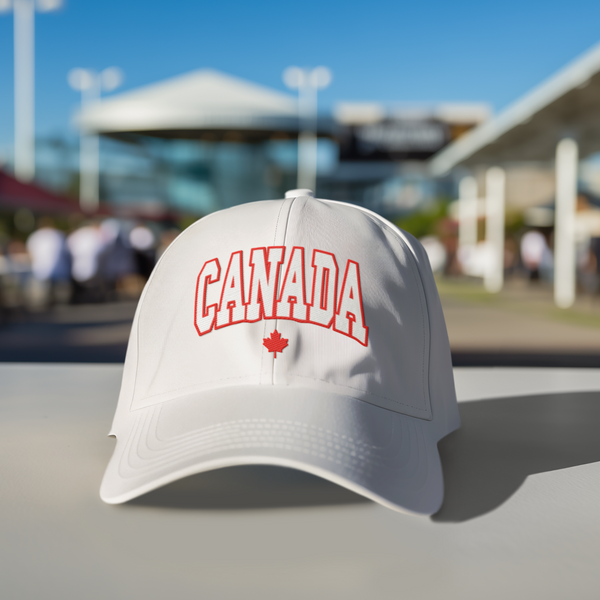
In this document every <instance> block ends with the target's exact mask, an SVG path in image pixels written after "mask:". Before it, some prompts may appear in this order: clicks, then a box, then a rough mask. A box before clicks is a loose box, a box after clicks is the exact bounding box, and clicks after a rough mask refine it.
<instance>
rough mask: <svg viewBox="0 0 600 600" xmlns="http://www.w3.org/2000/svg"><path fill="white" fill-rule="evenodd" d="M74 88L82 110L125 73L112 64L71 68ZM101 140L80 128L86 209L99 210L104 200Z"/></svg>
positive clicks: (81, 201)
mask: <svg viewBox="0 0 600 600" xmlns="http://www.w3.org/2000/svg"><path fill="white" fill-rule="evenodd" d="M67 79H68V82H69V85H70V86H71V88H73V89H74V90H77V91H78V92H81V110H82V112H83V111H85V109H86V108H87V107H88V106H90V105H91V104H93V103H94V102H99V101H100V96H101V93H102V92H103V91H105V92H109V91H111V90H114V89H116V88H118V87H119V86H120V85H121V83H122V81H123V73H122V71H121V70H120V69H118V68H117V67H109V68H108V69H104V70H103V71H101V72H100V73H96V72H95V71H92V70H91V69H71V71H69V75H68V78H67ZM99 184H100V140H99V138H98V136H97V135H95V134H92V133H89V132H86V131H85V130H84V129H83V128H82V127H81V126H80V128H79V205H80V206H81V210H83V211H84V212H95V211H96V210H98V204H99V202H100V186H99Z"/></svg>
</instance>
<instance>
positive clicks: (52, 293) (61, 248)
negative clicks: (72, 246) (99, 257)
mask: <svg viewBox="0 0 600 600" xmlns="http://www.w3.org/2000/svg"><path fill="white" fill-rule="evenodd" d="M39 224H40V226H39V228H38V229H37V230H36V231H34V232H33V233H32V234H31V235H30V236H29V238H28V239H27V252H28V253H29V256H30V259H31V271H32V274H33V282H32V283H33V284H34V286H33V288H32V294H33V296H35V303H36V304H39V305H42V306H45V305H47V304H48V303H50V302H52V301H54V300H56V299H57V296H58V297H62V296H65V294H66V295H68V288H69V287H70V284H69V281H70V270H71V260H70V256H69V251H68V249H67V243H66V237H65V234H64V233H63V232H62V231H60V230H58V229H56V227H54V223H53V221H52V219H50V218H48V217H45V218H42V219H40V223H39Z"/></svg>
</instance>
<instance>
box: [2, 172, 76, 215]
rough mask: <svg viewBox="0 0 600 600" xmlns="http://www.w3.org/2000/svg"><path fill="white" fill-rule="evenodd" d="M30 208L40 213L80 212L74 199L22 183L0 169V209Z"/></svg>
mask: <svg viewBox="0 0 600 600" xmlns="http://www.w3.org/2000/svg"><path fill="white" fill-rule="evenodd" d="M19 208H28V209H29V210H32V211H34V212H40V213H73V212H79V205H78V204H77V202H75V201H73V200H69V199H68V198H64V197H62V196H57V195H55V194H52V193H51V192H47V191H46V190H44V189H42V188H40V187H38V186H37V185H34V184H31V183H21V182H20V181H17V180H16V179H15V178H14V177H11V176H10V175H7V174H6V173H3V172H2V171H0V210H3V209H4V210H18V209H19Z"/></svg>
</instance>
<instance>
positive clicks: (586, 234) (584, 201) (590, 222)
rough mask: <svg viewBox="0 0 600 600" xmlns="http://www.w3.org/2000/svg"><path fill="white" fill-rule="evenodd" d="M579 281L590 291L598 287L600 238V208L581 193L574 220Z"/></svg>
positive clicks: (593, 291) (592, 291) (594, 291)
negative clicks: (599, 242)
mask: <svg viewBox="0 0 600 600" xmlns="http://www.w3.org/2000/svg"><path fill="white" fill-rule="evenodd" d="M573 229H574V235H575V253H576V261H577V263H576V264H577V281H578V283H579V284H580V285H581V287H582V288H583V289H584V290H585V291H586V292H588V293H591V294H594V293H596V291H597V289H598V283H599V282H598V260H597V259H598V256H597V242H595V241H594V240H598V239H599V238H600V210H599V209H598V208H596V207H594V206H592V204H591V203H590V201H589V199H588V198H587V196H585V195H584V194H579V196H578V197H577V210H576V212H575V222H574V228H573Z"/></svg>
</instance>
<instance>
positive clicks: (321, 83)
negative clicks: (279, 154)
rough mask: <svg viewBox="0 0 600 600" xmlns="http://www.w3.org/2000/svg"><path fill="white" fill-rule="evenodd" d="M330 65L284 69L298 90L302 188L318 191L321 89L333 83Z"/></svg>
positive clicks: (285, 76) (290, 84)
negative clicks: (318, 113) (318, 130)
mask: <svg viewBox="0 0 600 600" xmlns="http://www.w3.org/2000/svg"><path fill="white" fill-rule="evenodd" d="M331 79H332V75H331V71H330V70H329V69H328V68H327V67H316V68H314V69H311V70H309V69H302V68H300V67H288V68H287V69H286V70H285V71H284V72H283V81H284V83H285V85H287V87H289V88H291V89H297V90H298V117H299V121H300V132H299V133H298V183H297V186H298V188H308V189H311V190H313V191H316V190H315V188H316V182H317V90H322V89H324V88H326V87H327V86H328V85H329V84H330V83H331Z"/></svg>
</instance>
